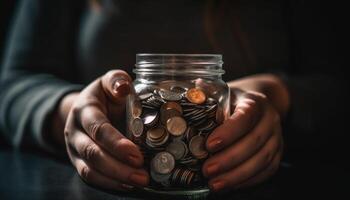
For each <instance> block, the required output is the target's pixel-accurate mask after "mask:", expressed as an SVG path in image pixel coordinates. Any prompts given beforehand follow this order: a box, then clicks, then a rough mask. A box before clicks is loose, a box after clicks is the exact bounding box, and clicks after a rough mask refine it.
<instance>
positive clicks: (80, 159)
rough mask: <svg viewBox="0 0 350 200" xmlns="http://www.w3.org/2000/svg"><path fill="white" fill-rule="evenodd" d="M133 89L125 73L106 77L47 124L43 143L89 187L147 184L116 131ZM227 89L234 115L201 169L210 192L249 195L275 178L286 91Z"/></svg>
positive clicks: (262, 81) (260, 81)
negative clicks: (54, 147)
mask: <svg viewBox="0 0 350 200" xmlns="http://www.w3.org/2000/svg"><path fill="white" fill-rule="evenodd" d="M131 82H132V80H131V78H130V76H129V75H128V74H127V73H126V72H124V71H121V70H112V71H109V72H107V73H106V74H105V75H103V76H102V77H100V78H98V79H96V80H95V81H94V82H92V83H91V84H90V85H88V86H87V87H86V88H85V89H83V90H82V91H81V92H79V93H70V94H68V95H66V96H65V97H64V98H62V100H61V102H60V104H59V106H58V108H57V110H56V112H55V113H54V116H53V118H52V120H51V125H52V126H50V127H52V130H51V131H49V132H50V133H51V134H52V135H49V136H48V137H50V138H52V139H53V140H54V141H55V142H56V143H57V144H60V145H61V146H62V147H65V148H66V150H67V153H68V156H69V158H70V160H71V162H72V164H73V165H74V167H75V168H76V170H77V172H78V174H79V175H80V176H81V178H82V179H83V180H84V181H85V182H87V183H88V184H91V185H94V186H97V187H101V188H105V189H112V190H123V191H127V190H131V189H132V188H134V187H135V186H141V187H142V186H146V185H148V183H149V175H148V173H147V172H146V171H145V170H144V169H142V164H143V157H142V154H141V152H140V151H139V149H138V147H137V146H136V145H135V144H134V143H133V142H132V141H130V140H128V139H127V138H125V137H124V136H123V134H122V133H120V132H119V131H118V130H117V129H116V128H115V127H118V126H122V125H123V124H120V123H121V122H120V121H122V120H121V119H122V118H123V117H124V116H125V100H126V98H125V97H126V95H127V94H129V92H130V91H131ZM228 85H229V87H230V89H231V106H232V110H233V112H232V115H231V116H230V118H229V119H227V120H226V121H225V122H224V123H223V124H222V125H221V126H219V127H218V128H216V129H215V130H214V132H213V133H212V134H211V135H210V136H209V138H208V140H207V143H206V147H207V149H208V151H210V152H212V153H213V156H212V157H210V158H209V159H207V160H206V161H205V163H204V165H203V168H202V171H203V174H204V175H205V176H206V177H208V178H209V187H210V189H211V190H212V191H214V192H216V191H222V190H230V189H237V188H243V187H249V186H252V185H255V184H257V183H260V182H262V181H264V180H266V179H267V178H269V177H271V176H272V175H273V174H274V173H275V172H276V171H277V169H278V166H279V163H280V160H281V156H282V152H283V138H282V133H281V122H280V121H281V120H280V119H281V118H282V117H283V116H284V115H285V114H286V113H287V111H288V108H289V95H288V91H287V89H286V87H285V86H284V85H283V83H282V81H281V80H280V79H279V78H277V77H276V76H274V75H271V74H260V75H255V76H249V77H245V78H243V79H239V80H235V81H232V82H229V83H228ZM112 113H113V115H112ZM118 123H119V124H118ZM123 123H124V122H123ZM63 130H64V131H63ZM63 133H64V134H63Z"/></svg>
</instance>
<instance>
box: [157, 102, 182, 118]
mask: <svg viewBox="0 0 350 200" xmlns="http://www.w3.org/2000/svg"><path fill="white" fill-rule="evenodd" d="M161 109H163V110H169V109H175V110H177V111H178V112H179V113H180V114H181V115H182V113H183V110H182V107H181V106H180V104H178V103H176V102H173V101H169V102H166V103H164V104H163V105H162V107H161Z"/></svg>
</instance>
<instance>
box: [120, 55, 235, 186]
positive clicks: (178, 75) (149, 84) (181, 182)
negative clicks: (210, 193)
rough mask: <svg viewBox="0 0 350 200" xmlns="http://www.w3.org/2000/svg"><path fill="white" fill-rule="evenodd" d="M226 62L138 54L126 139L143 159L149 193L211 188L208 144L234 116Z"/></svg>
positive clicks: (200, 57)
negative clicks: (225, 75)
mask: <svg viewBox="0 0 350 200" xmlns="http://www.w3.org/2000/svg"><path fill="white" fill-rule="evenodd" d="M222 64H223V62H222V56H221V55H216V54H215V55H214V54H137V55H136V65H135V66H136V67H135V69H134V73H135V74H136V79H135V81H134V83H133V84H134V91H133V93H132V94H130V95H129V96H128V101H127V112H126V113H127V114H126V115H127V116H126V117H127V120H126V121H127V137H128V138H130V139H131V140H132V141H133V142H135V143H136V144H137V145H138V146H139V147H140V149H141V152H142V153H143V155H144V160H145V162H144V167H145V168H146V169H147V171H148V172H149V174H150V177H151V180H150V186H149V188H148V189H151V190H155V191H175V192H180V191H203V189H204V190H205V189H207V180H206V179H205V177H203V175H202V164H203V162H204V161H205V160H206V159H207V158H208V157H209V156H210V153H209V152H207V151H206V148H205V142H206V139H207V137H208V136H209V135H210V134H211V132H212V131H213V130H214V129H215V128H216V127H217V126H219V125H220V124H221V123H223V121H224V120H225V119H226V118H228V116H229V114H230V103H229V96H230V93H229V89H228V86H227V84H226V83H225V82H224V81H223V80H222V79H221V76H222V74H223V73H224V71H223V69H222ZM205 191H206V190H205Z"/></svg>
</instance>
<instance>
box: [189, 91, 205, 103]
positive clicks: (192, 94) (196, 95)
mask: <svg viewBox="0 0 350 200" xmlns="http://www.w3.org/2000/svg"><path fill="white" fill-rule="evenodd" d="M186 98H187V99H188V101H190V102H191V103H195V104H202V103H204V102H205V100H206V98H207V97H206V96H205V93H204V92H203V91H202V90H201V89H199V88H191V89H189V90H187V92H186Z"/></svg>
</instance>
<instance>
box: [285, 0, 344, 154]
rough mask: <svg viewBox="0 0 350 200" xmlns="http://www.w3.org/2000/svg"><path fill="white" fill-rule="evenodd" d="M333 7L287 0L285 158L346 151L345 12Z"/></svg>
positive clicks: (335, 6) (336, 6)
mask: <svg viewBox="0 0 350 200" xmlns="http://www.w3.org/2000/svg"><path fill="white" fill-rule="evenodd" d="M339 7H341V6H339V5H332V4H325V3H320V4H314V3H312V2H309V3H306V2H304V1H303V2H302V1H291V5H290V8H291V10H290V11H291V20H290V24H289V25H290V30H291V47H292V48H291V60H292V63H291V65H290V66H289V68H288V70H286V71H285V72H284V74H283V75H282V77H283V78H282V79H283V80H284V81H285V83H286V85H287V87H288V90H289V93H290V99H291V107H290V112H289V114H288V116H287V119H286V121H285V124H284V139H285V143H286V153H287V156H289V157H290V158H291V159H295V160H297V159H299V160H300V159H303V160H308V159H312V158H317V159H320V160H328V161H329V160H332V161H337V160H338V161H341V160H343V159H344V156H345V157H347V155H346V153H347V152H349V148H348V145H347V142H346V138H347V133H346V132H347V127H346V126H347V113H348V111H349V106H348V104H349V95H348V94H349V78H348V74H347V73H345V71H344V67H345V66H347V64H346V63H347V60H346V55H345V52H346V51H345V47H344V46H343V44H344V41H345V38H346V37H345V35H344V30H343V28H342V27H343V22H344V20H343V21H342V19H345V18H342V17H340V16H339V14H338V8H339ZM339 13H342V12H339ZM302 157H303V158H302Z"/></svg>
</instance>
